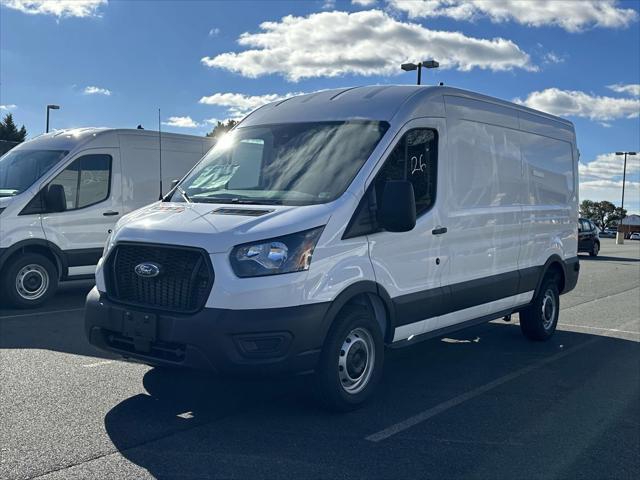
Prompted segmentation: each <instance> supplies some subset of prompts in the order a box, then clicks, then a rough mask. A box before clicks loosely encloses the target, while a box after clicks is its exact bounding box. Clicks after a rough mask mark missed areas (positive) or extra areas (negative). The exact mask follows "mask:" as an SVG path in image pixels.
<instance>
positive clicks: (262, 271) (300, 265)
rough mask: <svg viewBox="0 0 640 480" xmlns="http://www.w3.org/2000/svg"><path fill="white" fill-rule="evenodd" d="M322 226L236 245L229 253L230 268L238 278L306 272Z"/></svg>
mask: <svg viewBox="0 0 640 480" xmlns="http://www.w3.org/2000/svg"><path fill="white" fill-rule="evenodd" d="M323 229H324V227H318V228H314V229H312V230H305V231H304V232H299V233H293V234H291V235H285V236H283V237H278V238H272V239H270V240H264V241H260V242H254V243H246V244H244V245H238V246H237V247H234V248H233V250H232V251H231V267H232V268H233V271H234V272H235V274H236V275H237V276H239V277H259V276H263V275H277V274H279V273H291V272H300V271H303V270H308V269H309V265H311V256H312V255H313V250H314V249H315V248H316V243H318V239H319V238H320V234H321V233H322V230H323Z"/></svg>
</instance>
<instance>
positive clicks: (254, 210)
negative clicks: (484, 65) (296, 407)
mask: <svg viewBox="0 0 640 480" xmlns="http://www.w3.org/2000/svg"><path fill="white" fill-rule="evenodd" d="M577 160H578V152H577V149H576V140H575V134H574V128H573V126H572V124H571V123H569V122H567V121H566V120H563V119H560V118H556V117H552V116H550V115H547V114H544V113H540V112H537V111H533V110H530V109H528V108H525V107H522V106H520V105H515V104H511V103H507V102H504V101H501V100H497V99H494V98H489V97H485V96H482V95H478V94H475V93H471V92H467V91H462V90H458V89H454V88H448V87H425V86H374V87H360V88H352V89H342V90H333V91H323V92H319V93H315V94H310V95H303V96H298V97H294V98H290V99H288V100H284V101H280V102H277V103H271V104H269V105H266V106H264V107H262V108H260V109H258V110H256V111H255V112H253V113H252V114H251V115H249V116H248V117H247V118H246V119H245V120H244V121H242V122H241V123H240V125H239V126H238V127H237V128H235V129H234V130H233V131H232V132H231V133H229V134H228V135H227V136H226V137H224V138H223V139H222V140H221V141H220V142H218V144H217V145H216V146H215V147H214V148H213V149H212V150H211V151H210V152H209V153H208V154H207V155H206V156H205V157H204V158H203V160H202V161H201V162H200V163H199V164H198V165H197V166H196V167H194V169H193V170H192V171H191V172H189V173H188V174H187V175H186V176H185V177H184V178H183V179H182V180H181V182H180V183H179V185H178V186H177V187H176V188H175V189H174V191H172V192H171V193H170V194H168V195H167V196H166V197H165V198H164V200H163V201H161V202H157V203H155V204H153V205H150V206H148V207H145V208H143V209H141V210H138V211H136V212H133V213H131V214H129V215H127V216H126V217H124V218H122V219H121V220H120V222H118V225H117V226H116V228H115V230H114V232H113V234H112V235H111V237H110V238H109V240H108V243H107V245H106V247H105V250H104V254H103V258H102V259H101V260H100V262H99V265H98V269H97V274H96V288H95V289H94V290H93V291H92V292H91V293H90V294H89V296H88V298H87V309H86V317H85V318H86V320H85V321H86V333H87V335H88V337H89V340H90V342H91V343H92V344H94V345H96V346H98V347H100V348H102V349H105V350H109V351H112V352H117V353H120V354H121V355H123V356H125V357H128V358H131V359H137V360H140V361H142V362H146V363H148V364H151V365H170V366H187V367H196V368H205V369H211V370H215V371H219V372H246V371H250V372H282V371H289V372H315V375H316V382H317V385H318V389H319V392H320V393H319V396H320V397H321V398H322V399H323V400H324V401H325V402H326V403H327V404H328V405H330V406H332V407H335V408H338V409H348V408H352V407H354V406H356V405H358V404H360V403H361V402H363V401H364V400H365V399H366V398H367V397H369V396H370V395H371V393H372V391H373V389H374V387H375V385H376V383H377V382H378V379H379V377H380V374H381V372H382V362H383V358H384V350H385V347H386V346H391V347H396V346H404V345H411V344H413V343H415V342H417V341H419V340H421V339H426V338H430V337H433V336H436V335H442V334H444V333H446V332H450V331H452V330H456V329H460V328H462V327H466V326H469V325H473V324H476V323H478V322H485V321H488V320H492V319H495V318H499V317H503V316H506V315H509V314H511V313H514V312H520V323H521V326H522V331H523V333H524V334H525V335H526V336H527V337H529V338H531V339H534V340H546V339H548V338H549V337H550V336H551V335H552V334H553V333H554V330H555V328H556V323H557V321H558V313H559V306H560V303H559V302H560V300H559V295H560V294H561V293H564V292H567V291H569V290H571V289H572V288H574V286H575V285H576V282H577V278H578V270H579V263H578V258H577V235H578V197H577V196H578V183H577Z"/></svg>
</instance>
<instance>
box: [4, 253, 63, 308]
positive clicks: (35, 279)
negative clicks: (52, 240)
mask: <svg viewBox="0 0 640 480" xmlns="http://www.w3.org/2000/svg"><path fill="white" fill-rule="evenodd" d="M19 277H20V278H19ZM0 288H2V293H3V295H2V296H3V297H4V298H5V299H6V303H7V304H8V305H9V306H12V307H16V308H35V307H39V306H40V305H42V304H44V303H45V302H46V301H47V300H49V299H50V298H51V296H52V295H53V294H54V293H55V292H56V290H57V289H58V271H57V269H56V267H55V265H54V264H53V263H52V262H51V260H49V259H48V258H47V257H45V256H44V255H40V254H39V253H27V254H23V255H21V254H18V255H16V256H15V257H14V258H12V259H10V260H9V261H8V262H7V263H6V264H5V266H4V268H3V269H2V273H1V274H0Z"/></svg>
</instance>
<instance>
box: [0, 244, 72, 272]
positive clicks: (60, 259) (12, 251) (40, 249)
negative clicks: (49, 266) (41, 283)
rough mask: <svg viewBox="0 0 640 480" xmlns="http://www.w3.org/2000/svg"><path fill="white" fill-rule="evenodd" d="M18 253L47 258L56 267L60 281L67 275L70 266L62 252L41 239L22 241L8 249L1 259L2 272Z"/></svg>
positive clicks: (0, 267)
mask: <svg viewBox="0 0 640 480" xmlns="http://www.w3.org/2000/svg"><path fill="white" fill-rule="evenodd" d="M18 253H22V254H24V253H39V254H41V255H44V256H45V257H47V258H48V259H49V260H51V261H52V262H53V264H54V265H55V267H56V270H57V272H58V280H61V279H62V278H64V276H65V275H66V273H67V270H68V265H67V263H66V260H65V257H64V254H63V253H62V250H60V248H58V246H57V245H55V244H54V243H52V242H50V241H48V240H45V239H41V238H33V239H28V240H22V241H20V242H17V243H15V244H13V245H11V246H10V247H9V248H7V249H6V250H5V251H4V252H3V254H2V256H1V257H0V270H2V268H3V267H4V266H5V264H6V263H7V262H8V261H9V260H10V259H12V258H14V257H15V255H16V254H18Z"/></svg>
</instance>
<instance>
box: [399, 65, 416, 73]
mask: <svg viewBox="0 0 640 480" xmlns="http://www.w3.org/2000/svg"><path fill="white" fill-rule="evenodd" d="M400 68H401V69H402V70H404V71H405V72H411V71H412V70H417V69H418V65H416V64H415V63H403V64H402V65H400Z"/></svg>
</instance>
